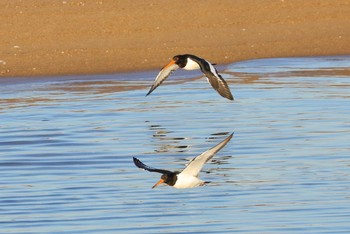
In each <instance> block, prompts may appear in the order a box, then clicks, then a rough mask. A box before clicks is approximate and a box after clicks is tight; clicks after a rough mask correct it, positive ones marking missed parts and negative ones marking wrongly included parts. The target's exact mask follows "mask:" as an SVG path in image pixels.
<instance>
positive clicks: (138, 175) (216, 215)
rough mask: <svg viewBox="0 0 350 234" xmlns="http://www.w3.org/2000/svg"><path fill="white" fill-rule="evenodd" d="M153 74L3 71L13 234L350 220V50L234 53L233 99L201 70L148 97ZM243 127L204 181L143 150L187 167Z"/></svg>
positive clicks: (321, 229) (5, 202)
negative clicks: (169, 181) (305, 54)
mask: <svg viewBox="0 0 350 234" xmlns="http://www.w3.org/2000/svg"><path fill="white" fill-rule="evenodd" d="M156 73H157V71H155V72H145V73H133V74H117V75H104V76H72V77H56V78H38V79H31V80H29V79H26V80H23V79H2V80H0V84H1V86H0V114H1V122H0V155H1V157H0V177H1V182H0V188H1V193H0V226H1V232H2V233H181V232H186V233H235V232H238V233H349V232H350V144H349V142H350V119H349V116H350V92H349V91H350V57H324V58H290V59H265V60H254V61H246V62H241V63H235V64H232V65H229V66H227V67H226V68H225V69H224V70H223V71H222V74H223V77H224V78H225V79H226V80H227V81H228V83H229V85H230V87H231V90H232V92H233V94H234V96H235V98H236V100H235V101H234V102H231V101H229V100H226V99H224V98H221V97H220V96H219V95H218V94H217V93H215V91H213V90H212V89H211V88H210V87H209V85H208V84H207V82H206V81H205V79H198V78H199V75H200V73H199V72H193V73H183V72H180V71H178V72H176V73H175V74H173V76H172V77H171V78H169V79H168V80H167V81H166V82H165V83H164V84H163V85H162V86H160V87H159V88H158V89H156V90H155V91H154V93H152V94H151V95H150V96H148V97H145V94H146V93H147V91H148V89H149V87H150V85H151V83H152V81H153V79H154V77H155V75H156ZM190 76H191V77H190ZM196 76H197V77H196ZM185 81H189V82H185ZM167 84H168V85H167ZM233 131H234V132H235V135H234V138H233V139H232V140H231V142H230V143H229V144H228V145H227V146H226V147H225V148H223V149H222V150H221V151H220V152H219V153H218V154H217V155H216V156H215V157H214V160H213V161H212V162H210V163H208V164H207V165H206V166H205V168H204V170H203V172H202V173H201V178H202V179H203V180H206V181H211V183H210V184H209V185H207V186H204V187H199V188H194V189H188V190H176V189H174V188H171V187H168V186H160V187H158V188H156V189H153V190H152V189H151V187H152V185H153V184H154V183H155V182H157V181H158V179H159V176H160V174H155V173H148V172H146V171H142V170H140V169H138V168H136V167H135V166H134V165H133V162H132V157H133V156H137V157H138V158H140V159H141V160H142V161H143V162H145V163H146V164H149V165H152V166H154V167H159V168H164V169H181V168H182V167H183V166H184V164H186V162H187V161H186V160H188V159H191V158H192V157H193V156H196V155H198V154H200V153H202V152H203V151H205V150H207V149H209V148H210V147H212V146H214V145H215V144H216V143H218V142H219V141H221V140H222V139H224V138H225V136H226V135H227V134H229V133H231V132H233Z"/></svg>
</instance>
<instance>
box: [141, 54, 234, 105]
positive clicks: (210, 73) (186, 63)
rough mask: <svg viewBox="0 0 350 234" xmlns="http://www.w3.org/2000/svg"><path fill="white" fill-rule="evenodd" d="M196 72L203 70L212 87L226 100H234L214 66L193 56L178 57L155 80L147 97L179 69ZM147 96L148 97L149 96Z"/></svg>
mask: <svg viewBox="0 0 350 234" xmlns="http://www.w3.org/2000/svg"><path fill="white" fill-rule="evenodd" d="M179 68H182V69H185V70H196V69H201V71H202V72H203V73H204V75H205V76H206V77H207V80H208V82H209V83H210V84H211V86H212V87H213V88H214V89H215V90H216V91H217V92H218V93H219V94H220V95H221V96H222V97H224V98H227V99H229V100H233V96H232V93H231V91H230V88H229V87H228V85H227V83H226V81H225V80H224V79H223V78H222V77H221V75H220V74H219V73H218V71H217V70H216V69H215V67H214V66H213V64H211V63H210V62H208V61H207V60H205V59H203V58H199V57H197V56H195V55H192V54H183V55H176V56H174V57H173V59H172V60H171V61H170V62H169V63H168V64H167V65H166V66H165V67H163V68H162V70H161V71H160V72H159V74H158V75H157V77H156V79H155V80H154V82H153V84H152V87H151V89H150V90H149V91H148V93H147V95H149V94H151V93H152V92H153V90H155V89H156V88H157V87H158V86H159V85H161V84H162V83H163V81H164V80H165V79H166V78H168V76H170V74H171V73H172V72H173V71H175V70H177V69H179ZM147 95H146V96H147Z"/></svg>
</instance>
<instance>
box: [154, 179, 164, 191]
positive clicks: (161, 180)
mask: <svg viewBox="0 0 350 234" xmlns="http://www.w3.org/2000/svg"><path fill="white" fill-rule="evenodd" d="M163 183H164V180H163V179H160V180H159V181H158V182H157V183H156V184H155V185H153V187H152V188H153V189H154V188H155V187H157V186H158V185H160V184H163Z"/></svg>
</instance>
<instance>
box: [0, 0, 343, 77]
mask: <svg viewBox="0 0 350 234" xmlns="http://www.w3.org/2000/svg"><path fill="white" fill-rule="evenodd" d="M0 8H1V14H0V20H1V22H2V23H1V25H0V29H1V37H0V38H1V39H0V42H1V43H0V76H2V77H18V76H20V77H22V76H43V75H45V76H51V75H68V74H103V73H116V72H124V71H137V70H149V69H160V68H161V67H162V66H163V65H165V64H166V63H167V62H168V59H169V58H171V57H172V56H174V55H176V54H182V53H193V54H196V55H198V56H201V57H204V58H206V59H207V60H209V61H211V62H215V63H220V64H227V63H231V62H235V61H240V60H247V59H256V58H270V57H291V56H320V55H321V56H322V55H349V54H350V1H341V0H309V1H305V0H293V1H290V0H265V1H261V0H235V1H231V0H222V1H199V0H194V1H182V0H178V1H161V0H142V1H112V0H110V1H106V0H95V1H92V0H90V1H74V0H62V1H35V0H26V1H20V0H3V1H1V2H0Z"/></svg>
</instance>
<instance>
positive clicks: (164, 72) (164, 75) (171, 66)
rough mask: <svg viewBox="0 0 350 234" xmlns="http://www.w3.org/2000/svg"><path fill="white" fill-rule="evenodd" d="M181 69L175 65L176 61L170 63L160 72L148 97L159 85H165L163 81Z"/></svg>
mask: <svg viewBox="0 0 350 234" xmlns="http://www.w3.org/2000/svg"><path fill="white" fill-rule="evenodd" d="M178 68H179V66H178V65H177V64H175V61H174V60H171V61H170V63H168V64H167V65H166V66H165V67H163V68H162V70H160V72H159V73H158V75H157V77H156V79H155V80H154V82H153V84H152V87H151V89H150V90H149V91H148V93H147V94H146V96H148V95H149V94H151V93H152V92H153V90H155V89H156V88H157V87H158V86H159V85H161V84H162V83H163V81H164V80H165V79H166V78H168V77H169V76H170V74H171V73H172V72H173V71H175V70H177V69H178Z"/></svg>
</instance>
